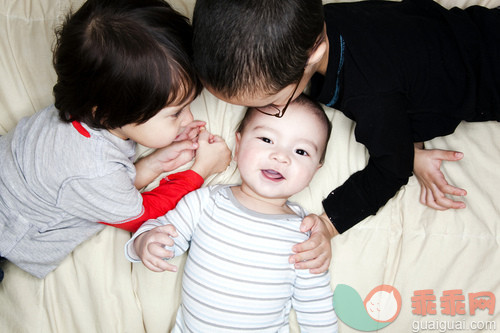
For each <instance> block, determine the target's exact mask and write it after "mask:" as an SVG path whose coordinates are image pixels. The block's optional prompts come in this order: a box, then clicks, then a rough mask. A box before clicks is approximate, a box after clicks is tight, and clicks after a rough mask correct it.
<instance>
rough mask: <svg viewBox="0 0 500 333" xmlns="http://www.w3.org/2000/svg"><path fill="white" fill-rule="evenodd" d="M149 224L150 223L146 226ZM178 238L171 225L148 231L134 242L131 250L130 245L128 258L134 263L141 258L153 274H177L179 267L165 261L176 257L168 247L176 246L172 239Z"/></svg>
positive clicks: (140, 234)
mask: <svg viewBox="0 0 500 333" xmlns="http://www.w3.org/2000/svg"><path fill="white" fill-rule="evenodd" d="M150 221H151V220H150ZM153 221H154V220H153ZM148 222H149V221H147V222H145V223H144V224H146V223H148ZM177 236H178V234H177V232H176V230H175V227H174V226H173V225H171V224H168V225H164V226H157V227H155V228H153V229H150V230H148V231H145V232H142V233H139V235H138V236H137V238H135V239H133V240H132V243H131V244H132V245H131V246H132V248H130V245H129V247H128V250H127V252H126V253H127V257H128V258H132V259H133V261H136V260H137V258H139V259H140V260H141V261H142V263H143V264H144V266H146V267H147V268H148V269H150V270H152V271H153V272H164V271H171V272H176V271H177V267H176V266H174V265H172V264H170V263H169V262H168V261H166V260H165V259H169V258H172V257H174V252H173V251H170V250H169V249H167V248H166V247H172V246H173V245H174V241H173V240H172V238H171V237H177ZM127 244H128V243H127Z"/></svg>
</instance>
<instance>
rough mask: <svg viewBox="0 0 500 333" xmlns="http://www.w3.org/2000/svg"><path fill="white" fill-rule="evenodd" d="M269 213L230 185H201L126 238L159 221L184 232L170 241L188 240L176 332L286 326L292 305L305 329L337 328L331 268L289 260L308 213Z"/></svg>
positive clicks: (180, 248) (182, 246) (181, 248)
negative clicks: (316, 269)
mask: <svg viewBox="0 0 500 333" xmlns="http://www.w3.org/2000/svg"><path fill="white" fill-rule="evenodd" d="M288 206H289V207H290V208H291V209H292V210H293V211H294V212H295V213H296V214H297V215H268V214H262V213H258V212H255V211H251V210H249V209H247V208H245V207H244V206H242V205H241V204H240V203H239V202H238V201H237V200H236V198H235V197H234V196H233V194H232V191H231V188H230V186H228V185H217V186H211V187H205V188H201V189H199V190H196V191H194V192H191V193H189V194H188V195H186V196H185V197H184V198H183V199H182V200H181V201H180V202H179V204H178V205H177V207H176V208H175V209H174V210H172V211H170V212H169V213H167V215H165V216H162V217H160V218H158V219H156V220H149V221H147V222H146V223H145V224H143V226H142V227H141V228H140V229H139V230H138V232H137V233H136V234H134V237H133V238H132V239H131V240H130V241H129V242H128V243H127V245H126V252H127V257H128V258H129V260H131V261H138V260H139V259H138V257H137V255H136V254H135V253H134V251H133V246H132V242H133V240H134V239H135V238H136V237H137V236H138V235H139V234H141V233H143V232H145V231H148V230H151V229H153V228H154V227H156V226H162V225H165V224H173V225H174V226H175V227H176V229H177V232H178V234H179V236H178V237H176V238H174V240H175V246H174V248H173V249H172V250H173V251H174V252H175V255H180V254H182V253H183V252H185V251H187V250H188V248H189V247H190V251H189V256H188V259H187V261H186V266H185V269H184V276H183V281H182V304H181V306H180V308H179V310H178V312H177V319H176V324H175V327H174V330H173V332H288V331H289V324H288V319H289V318H288V316H289V313H290V309H291V308H294V310H295V311H296V313H297V320H298V322H299V325H300V328H301V331H302V332H337V317H336V315H335V312H334V309H333V303H332V291H331V287H330V276H329V274H328V272H326V273H323V274H311V273H309V270H297V269H295V268H294V267H293V265H292V264H289V263H288V257H289V256H290V255H291V254H292V251H291V248H292V246H293V245H294V244H297V243H301V242H303V241H305V240H307V239H308V237H309V235H308V234H306V233H302V232H300V230H299V227H300V224H301V222H302V219H303V218H304V217H305V215H306V213H305V212H304V210H303V209H302V208H301V207H299V206H298V205H296V204H293V203H290V202H289V203H288Z"/></svg>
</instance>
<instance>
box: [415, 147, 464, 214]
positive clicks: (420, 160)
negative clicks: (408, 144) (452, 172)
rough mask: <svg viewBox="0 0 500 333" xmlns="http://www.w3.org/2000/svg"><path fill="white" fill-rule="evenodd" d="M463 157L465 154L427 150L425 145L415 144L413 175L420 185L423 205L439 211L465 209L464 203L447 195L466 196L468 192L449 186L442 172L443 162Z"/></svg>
mask: <svg viewBox="0 0 500 333" xmlns="http://www.w3.org/2000/svg"><path fill="white" fill-rule="evenodd" d="M463 156H464V155H463V153H460V152H456V151H450V150H439V149H430V150H426V149H424V146H423V143H415V161H414V163H413V173H414V174H415V176H416V177H417V179H418V182H419V183H420V188H421V189H420V202H421V203H422V204H424V205H426V206H429V207H431V208H434V209H437V210H446V209H449V208H453V209H461V208H465V203H464V202H462V201H455V200H452V199H450V198H448V197H446V195H447V194H448V195H454V196H465V195H467V192H466V191H465V190H464V189H461V188H458V187H455V186H453V185H450V184H448V182H447V181H446V178H445V176H444V174H443V173H442V172H441V170H440V168H441V164H442V163H443V161H459V160H461V159H462V158H463Z"/></svg>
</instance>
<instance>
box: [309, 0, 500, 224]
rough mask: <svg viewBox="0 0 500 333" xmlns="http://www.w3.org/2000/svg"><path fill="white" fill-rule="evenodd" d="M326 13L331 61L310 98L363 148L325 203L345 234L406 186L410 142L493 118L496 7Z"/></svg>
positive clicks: (498, 91) (417, 3)
mask: <svg viewBox="0 0 500 333" xmlns="http://www.w3.org/2000/svg"><path fill="white" fill-rule="evenodd" d="M324 9H325V20H326V25H327V34H328V38H329V43H330V53H329V62H328V68H327V73H326V76H321V75H316V76H315V77H313V79H312V86H311V95H312V96H313V97H315V98H316V99H318V100H319V101H320V102H322V103H324V104H327V105H329V106H332V107H334V108H336V109H338V110H341V111H342V112H343V113H344V114H345V115H346V116H347V117H349V118H351V119H352V120H354V121H355V122H356V128H355V136H356V140H357V141H359V142H360V143H362V144H364V145H365V146H366V148H367V149H368V152H369V154H370V158H369V161H368V165H367V166H366V167H365V168H364V169H363V170H361V171H359V172H357V173H355V174H353V175H352V176H351V177H350V178H348V179H347V181H346V182H345V183H344V184H343V185H341V186H340V187H338V188H336V189H335V190H333V191H332V192H331V193H330V194H329V196H328V197H327V198H326V199H325V200H324V201H323V207H324V209H325V212H326V213H327V215H328V216H329V218H330V219H331V220H332V222H333V224H334V226H335V227H336V229H337V230H338V231H339V232H344V231H346V230H347V229H349V228H351V227H352V226H353V225H355V224H356V223H358V222H359V221H361V220H362V219H364V218H365V217H367V216H369V215H372V214H375V213H376V212H377V211H378V209H379V208H380V207H381V206H383V205H384V204H385V203H386V202H387V201H388V200H389V199H390V198H391V197H393V196H394V195H395V194H396V192H397V191H398V190H399V189H400V188H401V186H403V185H404V184H406V183H407V182H408V178H409V177H410V176H411V175H412V170H413V157H414V146H413V143H414V142H421V141H426V140H429V139H432V138H434V137H436V136H443V135H448V134H451V133H453V131H454V130H455V128H456V127H457V126H458V124H459V123H460V121H462V120H466V121H484V120H492V119H496V120H500V115H499V114H500V10H498V9H494V10H488V9H485V8H482V7H470V8H468V9H467V10H461V9H458V8H454V9H452V10H447V9H444V8H443V7H441V6H439V5H438V4H437V3H434V2H433V1H432V0H413V1H412V0H405V1H403V2H385V1H363V2H359V3H336V4H328V5H325V6H324Z"/></svg>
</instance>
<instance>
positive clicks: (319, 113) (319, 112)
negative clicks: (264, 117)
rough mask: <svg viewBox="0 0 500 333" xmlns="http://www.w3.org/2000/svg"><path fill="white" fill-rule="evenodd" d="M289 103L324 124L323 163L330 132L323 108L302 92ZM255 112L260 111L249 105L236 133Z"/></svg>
mask: <svg viewBox="0 0 500 333" xmlns="http://www.w3.org/2000/svg"><path fill="white" fill-rule="evenodd" d="M290 105H298V106H301V107H304V108H306V109H307V110H308V111H309V112H310V113H311V116H315V117H317V118H318V119H319V120H320V122H321V124H322V125H323V126H324V130H325V131H326V139H325V149H324V150H323V153H322V154H321V159H320V163H323V162H324V161H325V157H326V149H327V146H328V141H330V134H331V132H332V123H331V122H330V119H328V116H327V115H326V112H325V110H324V109H323V107H322V106H321V104H319V103H318V102H316V101H314V100H312V99H311V98H309V97H308V96H306V95H304V94H300V95H299V96H298V97H297V98H296V99H294V100H293V101H292V102H291V103H290ZM255 112H260V111H259V110H257V109H256V108H254V107H250V108H248V109H247V111H246V113H245V115H244V116H243V119H242V120H241V122H240V123H239V125H238V128H237V129H236V132H237V133H243V132H244V131H245V128H246V126H247V125H248V123H249V122H250V119H251V118H252V115H253V114H254V113H255ZM269 117H272V116H269Z"/></svg>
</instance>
